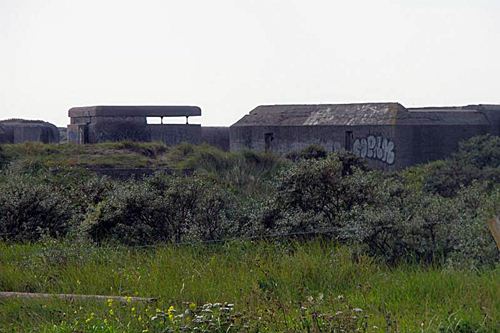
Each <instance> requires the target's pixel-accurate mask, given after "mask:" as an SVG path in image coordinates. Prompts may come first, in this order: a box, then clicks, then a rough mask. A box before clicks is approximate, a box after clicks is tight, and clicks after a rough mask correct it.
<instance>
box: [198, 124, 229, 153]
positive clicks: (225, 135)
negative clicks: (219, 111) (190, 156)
mask: <svg viewBox="0 0 500 333" xmlns="http://www.w3.org/2000/svg"><path fill="white" fill-rule="evenodd" d="M201 142H203V143H208V144H209V145H212V146H215V147H217V148H220V149H222V150H229V127H202V128H201Z"/></svg>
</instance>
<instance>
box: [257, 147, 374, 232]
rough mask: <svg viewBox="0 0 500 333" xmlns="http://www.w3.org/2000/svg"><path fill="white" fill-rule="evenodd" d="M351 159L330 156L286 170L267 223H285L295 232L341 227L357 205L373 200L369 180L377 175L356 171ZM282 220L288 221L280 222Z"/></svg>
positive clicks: (306, 161) (267, 217)
mask: <svg viewBox="0 0 500 333" xmlns="http://www.w3.org/2000/svg"><path fill="white" fill-rule="evenodd" d="M350 161H351V160H350V159H343V160H341V159H340V158H339V156H337V155H331V156H330V157H329V158H327V159H323V160H303V161H301V162H299V163H297V164H296V165H294V166H292V167H291V168H289V169H288V170H286V171H285V172H284V173H283V174H282V176H281V178H280V179H279V181H278V183H279V185H278V189H277V194H276V198H275V201H274V204H273V205H272V207H271V210H270V211H268V213H267V214H266V216H265V218H266V221H265V223H267V224H268V225H278V224H280V223H281V224H282V223H283V222H284V223H285V224H289V227H291V230H289V231H293V232H302V231H311V230H315V229H319V230H321V229H328V230H331V229H335V228H339V227H340V226H341V225H342V224H343V223H345V222H346V221H347V220H349V219H350V214H351V211H353V210H354V208H355V207H357V206H359V205H365V204H367V203H369V202H370V201H371V200H372V193H371V188H372V186H371V185H370V183H371V182H372V181H373V179H372V178H373V176H374V175H375V174H368V173H363V172H361V171H359V170H358V171H356V170H357V169H356V168H355V167H354V166H353V165H348V164H347V163H350ZM351 167H352V169H351ZM347 170H349V171H347ZM272 216H274V221H273V218H271V217H272ZM279 219H284V220H285V221H282V222H279V223H278V221H277V220H279ZM263 222H264V221H263ZM277 223H278V224H277Z"/></svg>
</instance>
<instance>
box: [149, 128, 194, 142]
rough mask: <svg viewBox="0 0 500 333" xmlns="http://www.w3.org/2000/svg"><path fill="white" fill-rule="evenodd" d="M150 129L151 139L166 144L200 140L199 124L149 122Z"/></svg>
mask: <svg viewBox="0 0 500 333" xmlns="http://www.w3.org/2000/svg"><path fill="white" fill-rule="evenodd" d="M148 128H149V130H150V131H151V140H152V141H162V142H164V143H165V144H167V145H177V144H179V143H183V142H188V143H193V144H199V143H200V142H201V126H200V125H187V124H186V125H183V124H151V125H148Z"/></svg>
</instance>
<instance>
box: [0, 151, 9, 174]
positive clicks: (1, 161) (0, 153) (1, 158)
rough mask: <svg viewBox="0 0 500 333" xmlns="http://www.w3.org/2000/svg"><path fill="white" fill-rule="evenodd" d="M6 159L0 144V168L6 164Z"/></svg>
mask: <svg viewBox="0 0 500 333" xmlns="http://www.w3.org/2000/svg"><path fill="white" fill-rule="evenodd" d="M8 162H9V161H8V159H7V155H5V153H4V151H3V148H2V146H0V170H2V169H3V168H5V166H6V165H7V164H8Z"/></svg>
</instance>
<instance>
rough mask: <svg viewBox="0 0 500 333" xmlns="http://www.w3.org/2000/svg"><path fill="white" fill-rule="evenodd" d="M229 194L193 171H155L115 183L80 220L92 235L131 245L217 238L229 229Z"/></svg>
mask: <svg viewBox="0 0 500 333" xmlns="http://www.w3.org/2000/svg"><path fill="white" fill-rule="evenodd" d="M230 212H231V208H230V200H229V196H228V195H227V194H226V193H225V192H224V191H223V190H222V189H220V188H219V187H218V186H217V184H214V183H213V182H210V181H207V180H205V179H203V178H200V177H197V176H193V177H186V178H174V177H164V176H158V175H157V176H156V177H154V178H152V179H149V180H147V181H146V182H144V183H142V182H129V183H125V184H119V185H117V186H115V188H114V189H113V191H112V192H111V193H110V194H109V196H108V197H107V198H105V199H104V200H103V201H101V202H100V203H98V204H97V205H96V206H95V208H94V210H93V211H91V212H90V213H89V215H88V217H87V219H86V220H85V222H84V224H83V230H84V231H85V233H86V234H88V235H89V236H90V237H91V239H92V240H94V241H97V242H102V241H105V240H112V241H117V242H123V243H126V244H132V245H142V244H152V243H158V242H182V241H189V240H194V241H196V240H203V241H205V240H216V239H221V238H222V237H224V236H226V235H227V234H229V233H230V229H231V228H232V227H233V225H232V224H231V223H229V219H228V214H230Z"/></svg>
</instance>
